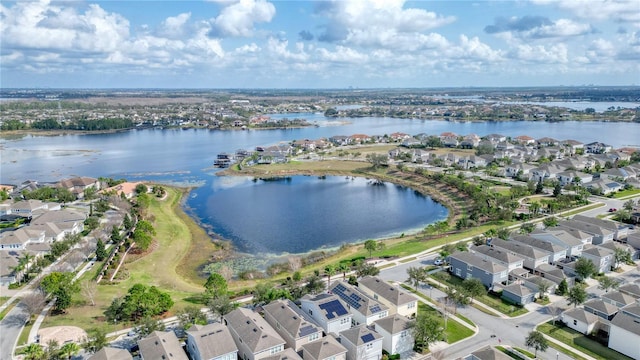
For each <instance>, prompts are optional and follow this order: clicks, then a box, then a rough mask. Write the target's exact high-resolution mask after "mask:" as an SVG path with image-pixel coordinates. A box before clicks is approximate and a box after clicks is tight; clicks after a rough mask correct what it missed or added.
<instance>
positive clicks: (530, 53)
mask: <svg viewBox="0 0 640 360" xmlns="http://www.w3.org/2000/svg"><path fill="white" fill-rule="evenodd" d="M511 57H512V58H514V59H516V60H520V61H523V62H524V63H543V64H566V63H568V62H569V51H568V49H567V46H566V45H565V44H561V43H559V44H554V45H551V46H549V47H545V46H543V45H529V44H521V45H519V46H517V47H516V48H515V49H513V50H512V52H511Z"/></svg>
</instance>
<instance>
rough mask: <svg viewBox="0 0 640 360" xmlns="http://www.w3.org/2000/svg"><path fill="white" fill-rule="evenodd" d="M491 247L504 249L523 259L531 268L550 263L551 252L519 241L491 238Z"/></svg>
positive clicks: (524, 264) (528, 267)
mask: <svg viewBox="0 0 640 360" xmlns="http://www.w3.org/2000/svg"><path fill="white" fill-rule="evenodd" d="M491 247H493V248H496V249H499V250H502V251H504V252H507V253H509V254H512V255H514V256H517V257H520V258H522V259H523V263H522V265H523V266H524V267H525V268H527V269H530V270H533V269H535V268H537V267H538V266H539V265H542V264H548V263H549V254H548V253H546V252H543V251H541V250H538V249H536V248H534V247H532V246H529V245H527V244H524V243H520V242H517V241H505V240H502V239H491Z"/></svg>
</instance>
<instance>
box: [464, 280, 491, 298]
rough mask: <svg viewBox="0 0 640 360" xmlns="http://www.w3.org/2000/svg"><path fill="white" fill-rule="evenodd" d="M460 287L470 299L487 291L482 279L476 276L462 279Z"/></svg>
mask: <svg viewBox="0 0 640 360" xmlns="http://www.w3.org/2000/svg"><path fill="white" fill-rule="evenodd" d="M462 289H463V290H464V292H466V293H467V295H469V296H470V297H471V299H474V298H477V297H478V296H481V295H484V294H486V293H487V289H486V288H485V287H484V284H483V283H482V281H481V280H480V279H478V278H467V279H464V280H463V281H462Z"/></svg>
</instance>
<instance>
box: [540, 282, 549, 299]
mask: <svg viewBox="0 0 640 360" xmlns="http://www.w3.org/2000/svg"><path fill="white" fill-rule="evenodd" d="M536 285H537V286H538V292H539V293H540V294H539V295H538V296H539V297H540V299H544V298H545V296H546V293H547V291H549V288H550V287H551V284H550V283H549V282H548V281H546V280H544V279H538V281H536Z"/></svg>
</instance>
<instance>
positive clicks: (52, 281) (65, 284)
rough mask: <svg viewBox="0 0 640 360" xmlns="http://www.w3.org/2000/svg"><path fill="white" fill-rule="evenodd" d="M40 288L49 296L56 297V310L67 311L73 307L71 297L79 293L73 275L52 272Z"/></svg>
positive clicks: (44, 279) (41, 282) (42, 281)
mask: <svg viewBox="0 0 640 360" xmlns="http://www.w3.org/2000/svg"><path fill="white" fill-rule="evenodd" d="M40 288H41V289H42V290H43V291H44V293H45V294H47V295H48V296H51V297H54V298H55V299H56V302H55V310H56V311H65V310H66V309H67V308H68V307H69V306H71V296H72V295H73V294H74V293H76V292H78V291H79V288H78V285H77V284H76V283H75V281H74V280H73V274H72V273H61V272H52V273H50V274H49V275H47V276H45V277H44V278H42V280H41V281H40Z"/></svg>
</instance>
